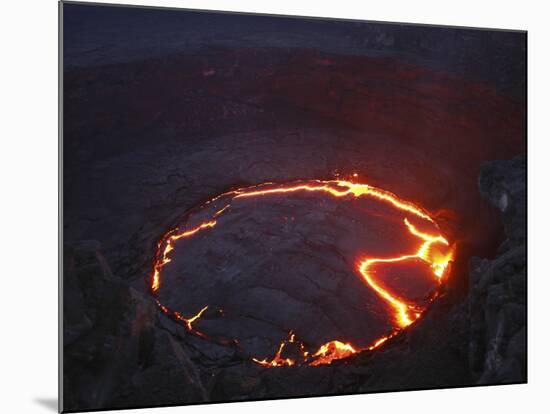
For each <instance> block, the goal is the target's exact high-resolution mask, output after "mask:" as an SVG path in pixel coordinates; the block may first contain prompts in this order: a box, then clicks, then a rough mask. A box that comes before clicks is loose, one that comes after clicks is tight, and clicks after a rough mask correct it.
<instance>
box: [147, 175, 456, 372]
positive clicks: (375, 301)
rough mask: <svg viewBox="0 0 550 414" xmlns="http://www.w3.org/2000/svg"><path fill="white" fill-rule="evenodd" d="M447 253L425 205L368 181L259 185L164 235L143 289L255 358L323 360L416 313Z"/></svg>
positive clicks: (388, 331)
mask: <svg viewBox="0 0 550 414" xmlns="http://www.w3.org/2000/svg"><path fill="white" fill-rule="evenodd" d="M454 250H455V248H454V246H453V245H452V244H451V243H450V242H449V241H448V240H447V239H446V238H445V237H444V235H443V234H442V232H441V230H440V228H439V227H438V225H437V223H436V222H435V221H434V219H433V218H432V217H431V216H430V214H429V213H428V212H426V211H425V210H424V209H423V208H421V207H419V206H418V205H416V204H415V203H412V202H409V201H406V200H402V199H400V198H399V197H398V196H396V195H395V194H392V193H390V192H387V191H385V190H382V189H379V188H376V187H372V186H370V185H368V184H362V183H358V182H352V181H342V180H332V181H322V180H311V181H300V182H291V183H286V184H273V183H264V184H260V185H257V186H253V187H248V188H242V189H237V190H233V191H229V192H227V193H223V194H221V195H219V196H217V197H215V198H213V199H211V200H209V201H207V202H206V203H205V204H204V205H203V206H201V208H199V209H198V210H196V211H195V212H194V213H193V214H190V215H188V216H187V217H186V219H185V220H184V222H183V223H182V224H181V225H179V226H178V227H176V228H174V229H172V230H170V231H169V232H167V233H166V234H165V235H164V236H163V237H162V239H161V240H160V241H159V242H158V245H157V253H156V258H155V262H154V265H153V271H152V275H151V277H150V288H151V292H152V294H153V295H154V296H155V297H156V302H157V304H158V306H159V308H160V310H161V311H162V312H163V313H165V314H167V315H169V316H170V317H172V318H173V319H176V320H178V321H180V322H181V323H182V324H183V326H184V327H185V328H186V329H187V330H188V331H189V332H190V333H192V334H194V335H196V336H199V337H201V338H203V339H204V340H207V341H212V342H214V343H217V344H221V345H230V346H237V347H238V348H239V349H240V350H241V351H242V352H243V353H244V354H245V355H246V356H247V357H248V358H249V359H251V360H252V361H253V362H254V363H256V364H259V365H262V366H265V367H279V366H291V365H295V364H297V365H306V364H307V365H324V364H330V363H332V362H333V361H334V360H339V359H344V358H347V357H350V356H352V355H354V354H357V353H359V352H367V351H370V350H373V349H374V348H377V347H379V346H381V345H382V344H383V343H384V342H386V341H387V340H388V339H389V338H391V337H393V336H395V335H396V334H397V333H399V332H400V331H401V330H403V329H405V328H407V327H408V326H410V325H412V324H413V323H414V322H415V321H416V320H418V319H419V318H420V317H421V316H422V313H423V312H424V311H425V310H426V308H427V306H428V305H429V304H430V303H431V302H432V301H433V300H435V297H436V292H437V288H438V287H439V285H440V284H441V283H443V282H444V280H445V276H446V275H447V274H448V272H449V269H450V266H449V265H450V263H451V262H452V260H453V257H454V254H455V251H454Z"/></svg>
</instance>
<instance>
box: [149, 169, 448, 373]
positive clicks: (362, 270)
mask: <svg viewBox="0 0 550 414" xmlns="http://www.w3.org/2000/svg"><path fill="white" fill-rule="evenodd" d="M295 192H318V193H321V194H325V195H327V196H330V197H336V198H343V199H345V198H348V199H349V198H358V197H372V198H374V199H377V200H379V201H381V202H384V203H387V204H388V205H389V206H391V207H392V208H394V209H395V210H396V211H397V212H398V213H400V214H402V216H403V217H402V220H403V229H404V230H405V231H408V232H409V233H410V234H411V235H413V236H414V237H416V238H417V239H418V240H419V244H418V247H417V249H416V250H415V251H413V252H409V253H406V254H402V255H399V256H395V257H360V258H358V260H357V263H358V265H357V268H356V272H357V274H358V276H360V277H361V279H362V280H363V282H364V283H365V284H366V286H367V287H368V288H370V289H372V290H373V291H374V292H376V294H377V295H378V296H379V297H380V298H381V299H382V300H383V301H384V302H386V303H387V305H388V310H390V311H391V312H392V315H393V320H394V324H393V326H394V329H393V331H391V332H389V333H388V334H387V335H385V336H382V337H380V338H378V339H376V340H375V341H374V342H373V343H372V344H371V345H369V346H366V347H358V346H354V345H353V344H351V343H345V342H341V341H339V340H332V341H329V342H327V343H325V344H323V345H321V346H320V347H319V349H318V350H317V351H315V352H309V351H307V350H306V349H305V346H304V344H303V343H302V342H300V341H298V340H296V336H295V334H294V333H292V332H290V333H289V337H288V339H287V340H284V341H283V342H281V344H280V345H279V348H278V350H277V352H276V354H275V356H274V357H273V358H272V359H266V358H264V359H258V358H252V360H253V361H254V362H255V363H257V364H260V365H262V366H266V367H279V366H291V365H295V364H307V365H323V364H330V363H331V362H332V361H334V360H338V359H342V358H347V357H349V356H351V355H354V354H356V353H358V352H362V351H369V350H373V349H374V348H377V347H379V346H380V345H382V344H383V343H384V342H386V341H387V340H388V339H389V338H391V337H393V336H395V335H396V334H397V333H399V332H400V331H401V330H402V329H403V328H406V327H407V326H409V325H411V324H412V323H414V322H415V321H416V320H417V319H418V318H419V317H420V316H421V314H422V312H423V311H424V310H425V309H426V307H427V305H424V306H421V305H419V304H416V303H413V302H411V301H409V300H406V299H404V298H403V297H401V296H400V295H399V294H398V293H396V292H394V291H392V290H391V289H390V288H389V287H388V286H386V285H385V284H384V283H383V281H382V280H380V278H377V274H376V271H375V267H376V266H377V265H386V266H390V265H391V264H392V263H398V262H406V261H420V262H422V263H424V264H425V265H426V266H429V268H430V270H431V273H432V274H433V277H434V278H436V280H437V281H438V282H439V283H441V282H442V280H443V278H444V276H445V275H446V273H447V272H448V268H449V263H450V262H451V261H452V260H453V257H454V253H455V252H454V246H451V245H450V244H449V242H448V241H447V240H446V239H445V238H444V237H443V235H442V234H440V233H439V227H438V226H437V224H436V223H435V221H434V220H433V219H432V218H431V217H430V215H429V214H428V213H427V212H426V211H425V210H423V209H422V208H420V207H418V206H417V205H415V204H413V203H411V202H408V201H404V200H402V199H400V198H399V197H397V196H396V195H394V194H392V193H390V192H388V191H385V190H381V189H379V188H375V187H372V186H370V185H367V184H360V183H354V182H350V181H340V180H332V181H320V180H316V181H308V182H297V183H291V184H285V185H277V184H273V183H265V184H261V185H257V186H253V187H248V188H242V189H238V190H234V191H230V192H227V193H224V194H221V195H220V196H218V197H215V198H213V199H212V200H210V201H208V202H207V203H206V204H211V203H214V202H216V201H219V200H222V199H223V200H229V201H226V202H224V204H225V205H224V206H223V207H222V208H220V209H218V210H217V211H216V212H215V213H214V214H213V216H212V217H211V218H210V219H209V220H206V221H203V222H202V223H200V224H198V225H196V226H194V227H192V228H188V229H182V228H175V229H173V230H171V231H169V232H168V233H167V234H166V235H165V236H164V237H163V238H162V239H161V240H160V241H159V242H158V245H157V254H156V259H155V262H154V265H153V274H152V277H151V279H150V283H151V291H152V293H153V295H154V296H155V297H157V292H158V291H159V289H160V288H161V275H162V270H163V268H164V267H165V266H166V265H167V264H169V263H170V262H171V259H170V253H171V252H172V251H173V250H174V249H175V247H176V242H177V241H178V240H180V239H183V238H190V237H192V236H194V235H195V234H197V233H199V232H202V231H207V230H208V229H212V228H214V227H215V226H216V225H217V224H218V218H219V217H220V216H221V215H222V214H223V213H224V212H225V211H227V210H228V209H229V208H230V207H231V203H232V202H234V201H235V200H238V199H241V198H253V197H268V196H270V195H277V194H278V195H281V194H287V193H295ZM411 218H415V219H416V220H421V221H425V222H428V223H429V224H430V225H431V227H432V228H434V229H436V230H437V231H438V233H437V234H429V233H425V232H423V231H421V230H419V229H418V228H417V227H416V226H415V225H414V224H413V223H411V220H410V219H411ZM433 299H434V298H432V300H433ZM156 301H157V304H158V306H159V308H160V309H161V311H162V312H164V313H165V314H167V315H169V316H171V317H172V318H174V319H175V320H178V321H181V322H182V323H183V325H184V326H185V328H186V329H187V330H188V331H189V332H192V333H193V334H195V335H198V336H200V337H203V338H207V339H208V337H207V335H206V334H204V333H203V332H201V331H199V330H197V329H196V328H195V327H194V326H193V324H194V323H195V322H196V321H197V320H199V318H200V317H201V316H202V315H203V313H204V312H205V311H206V310H207V309H208V306H204V307H203V308H202V309H201V310H200V311H199V312H198V313H197V314H195V315H194V316H190V317H188V318H186V317H184V316H183V315H182V314H181V313H179V312H177V311H172V310H170V309H169V308H168V307H167V306H165V305H163V304H162V303H161V302H160V301H159V299H158V298H157V299H156ZM225 342H226V343H236V340H234V341H225ZM291 348H292V350H293V351H294V352H290V354H291V355H292V356H289V355H287V356H284V355H283V353H284V352H285V351H286V350H288V349H291Z"/></svg>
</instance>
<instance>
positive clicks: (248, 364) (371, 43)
mask: <svg viewBox="0 0 550 414" xmlns="http://www.w3.org/2000/svg"><path fill="white" fill-rule="evenodd" d="M526 53H527V34H526V32H521V31H512V30H496V29H477V28H461V27H446V26H432V25H419V24H404V23H383V22H369V21H356V20H337V19H330V18H307V17H291V16H272V15H259V14H243V13H227V12H213V11H200V10H185V9H169V8H152V7H135V6H122V5H105V4H104V5H98V4H86V3H77V2H74V3H73V2H62V3H60V88H61V90H60V117H61V123H60V147H61V157H60V158H61V165H60V181H61V184H60V185H61V187H60V193H61V194H60V195H61V204H60V213H61V226H62V228H61V230H60V243H61V255H62V258H61V260H60V298H61V303H60V312H61V315H60V324H61V326H60V336H61V338H60V347H61V349H60V354H61V368H60V403H61V407H62V408H61V409H62V410H63V411H65V412H71V411H88V410H100V409H101V410H103V409H119V408H135V407H156V406H171V405H185V404H199V403H200V404H203V403H216V402H231V401H250V400H266V399H279V398H296V397H312V396H327V395H344V394H356V393H372V392H383V391H405V390H420V389H431V388H443V387H465V386H473V385H497V384H512V383H524V382H526V381H527V372H526V371H527V362H526V361H527V355H526V353H527V350H526V349H527V348H526V342H527V335H526V329H527V322H526V303H527V293H526V284H527V279H526V278H527V274H526V256H527V249H526V227H527V218H526V213H527V210H526V202H527V198H526V191H527V189H526V163H527V158H526V157H527V141H526V117H527V112H526Z"/></svg>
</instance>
